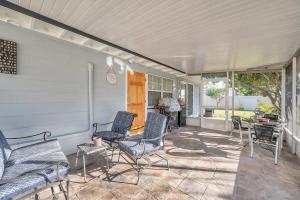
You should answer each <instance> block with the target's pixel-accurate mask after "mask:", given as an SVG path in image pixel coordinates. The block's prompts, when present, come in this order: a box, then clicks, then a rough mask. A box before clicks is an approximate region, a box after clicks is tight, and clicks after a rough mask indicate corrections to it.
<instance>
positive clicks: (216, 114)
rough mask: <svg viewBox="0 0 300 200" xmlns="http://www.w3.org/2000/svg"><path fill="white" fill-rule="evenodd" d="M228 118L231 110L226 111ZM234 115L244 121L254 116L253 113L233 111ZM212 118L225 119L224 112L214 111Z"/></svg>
mask: <svg viewBox="0 0 300 200" xmlns="http://www.w3.org/2000/svg"><path fill="white" fill-rule="evenodd" d="M228 115H229V118H230V117H231V110H229V111H228ZM234 115H237V116H240V117H241V118H244V119H249V118H250V117H251V116H255V113H254V112H253V111H245V110H235V111H234ZM213 117H216V118H222V119H225V110H217V109H215V110H214V115H213Z"/></svg>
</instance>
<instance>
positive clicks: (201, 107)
mask: <svg viewBox="0 0 300 200" xmlns="http://www.w3.org/2000/svg"><path fill="white" fill-rule="evenodd" d="M199 95H200V106H199V107H200V127H202V121H203V110H202V109H203V81H202V74H201V75H200V91H199Z"/></svg>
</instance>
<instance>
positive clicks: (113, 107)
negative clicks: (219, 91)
mask: <svg viewBox="0 0 300 200" xmlns="http://www.w3.org/2000/svg"><path fill="white" fill-rule="evenodd" d="M0 30H1V31H0V38H1V39H7V40H12V41H16V42H17V44H18V74H17V75H6V74H0V129H1V130H2V131H3V133H4V134H5V136H6V137H15V136H26V135H30V134H34V133H38V132H41V131H44V130H49V131H51V132H52V133H53V135H54V136H58V135H62V134H68V133H78V134H74V135H70V136H65V137H60V138H59V140H60V142H61V144H62V146H63V149H64V151H65V152H66V153H67V154H69V153H72V152H74V150H75V149H76V144H78V143H80V142H83V141H85V140H88V139H89V138H90V136H91V134H90V132H86V131H87V130H88V127H89V124H88V84H87V81H88V72H87V64H88V62H91V63H93V64H94V67H95V68H94V113H95V114H94V117H95V121H97V122H108V121H111V120H112V119H113V117H114V115H115V114H116V112H117V111H118V110H124V109H125V87H126V86H125V74H126V73H121V74H118V82H117V84H116V85H110V84H108V83H107V82H106V78H105V77H106V71H107V67H106V55H105V54H103V53H100V52H97V51H94V50H91V49H88V48H85V47H80V46H78V45H75V44H71V43H69V42H65V41H62V40H57V39H55V38H52V37H50V36H46V35H43V34H40V33H37V32H33V31H30V30H26V29H23V28H19V27H16V26H13V25H9V24H5V23H3V22H0ZM130 67H132V69H133V70H136V71H141V72H144V73H147V72H151V73H153V74H158V75H163V76H167V77H170V76H169V75H167V74H163V73H159V72H157V71H153V70H151V69H150V68H144V67H142V66H137V65H132V66H130ZM170 78H174V77H170Z"/></svg>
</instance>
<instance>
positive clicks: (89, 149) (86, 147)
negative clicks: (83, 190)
mask: <svg viewBox="0 0 300 200" xmlns="http://www.w3.org/2000/svg"><path fill="white" fill-rule="evenodd" d="M77 149H78V150H77V154H76V161H75V167H77V164H78V157H79V154H80V153H82V162H83V175H84V181H85V182H87V181H86V166H85V164H86V162H85V158H86V156H89V155H91V154H96V153H97V154H98V156H103V153H104V156H105V160H106V166H107V169H108V170H109V164H108V155H107V145H106V144H103V143H102V145H101V146H95V145H94V143H83V144H79V145H77ZM96 159H97V160H98V157H97V156H96Z"/></svg>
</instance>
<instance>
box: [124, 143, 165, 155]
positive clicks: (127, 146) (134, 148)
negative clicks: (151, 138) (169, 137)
mask: <svg viewBox="0 0 300 200" xmlns="http://www.w3.org/2000/svg"><path fill="white" fill-rule="evenodd" d="M119 148H120V149H121V150H122V151H124V152H127V153H128V154H129V155H130V156H132V157H134V158H139V157H141V156H142V155H143V153H144V154H148V153H151V152H155V151H157V150H159V149H160V148H161V147H160V145H155V144H153V143H152V142H145V151H144V144H143V143H139V141H134V140H132V141H131V140H126V141H120V142H119Z"/></svg>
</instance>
